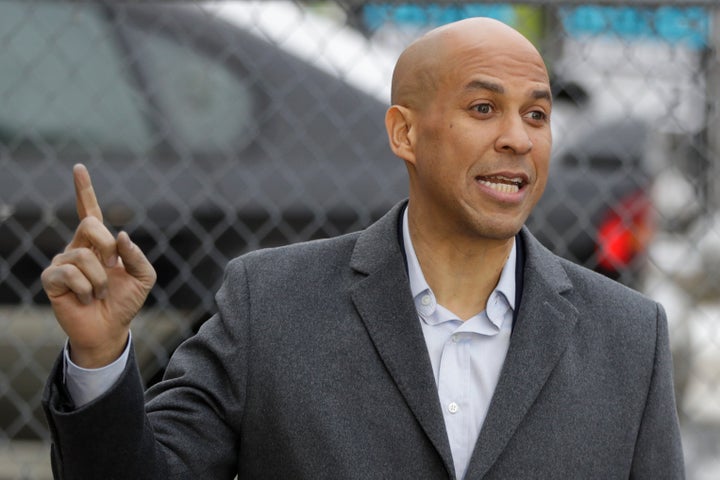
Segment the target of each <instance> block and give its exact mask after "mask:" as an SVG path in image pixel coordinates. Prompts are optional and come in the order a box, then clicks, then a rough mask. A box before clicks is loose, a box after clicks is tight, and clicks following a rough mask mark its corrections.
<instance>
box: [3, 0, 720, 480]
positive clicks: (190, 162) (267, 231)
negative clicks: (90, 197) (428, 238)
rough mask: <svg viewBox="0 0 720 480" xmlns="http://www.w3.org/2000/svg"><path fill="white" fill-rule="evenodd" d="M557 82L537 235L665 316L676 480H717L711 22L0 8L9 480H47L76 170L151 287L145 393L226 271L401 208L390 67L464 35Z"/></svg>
mask: <svg viewBox="0 0 720 480" xmlns="http://www.w3.org/2000/svg"><path fill="white" fill-rule="evenodd" d="M475 15H484V16H492V17H495V18H498V19H500V20H502V21H505V22H507V23H510V24H512V25H513V26H515V27H516V28H518V29H519V30H521V31H522V32H523V33H524V34H525V35H526V36H528V38H530V39H531V40H532V41H533V42H534V43H535V44H536V45H537V46H538V48H539V49H540V50H541V52H542V53H543V56H544V57H545V58H546V61H547V64H548V67H549V70H550V71H551V74H552V77H553V88H554V97H555V99H554V103H555V105H554V112H553V135H554V139H555V149H554V156H553V163H552V171H551V179H552V180H551V182H550V183H549V185H548V191H547V193H546V195H545V197H544V198H543V200H542V202H541V203H540V205H538V210H537V211H536V213H535V214H534V215H533V216H532V217H531V219H530V220H529V222H528V225H529V227H530V228H531V229H532V230H533V231H534V232H535V233H536V235H537V236H538V237H539V238H541V240H542V241H543V242H544V243H546V244H547V245H548V246H549V247H550V248H552V249H553V250H555V251H556V252H558V253H559V254H561V255H563V256H566V257H568V258H570V259H572V260H574V261H577V262H579V263H583V264H585V265H586V266H588V267H589V268H592V269H595V270H597V271H600V272H602V273H604V274H606V275H609V276H611V277H613V278H616V279H618V280H619V281H621V282H624V283H626V284H628V285H630V286H631V287H633V288H636V289H638V290H641V291H642V292H644V293H646V294H647V295H649V296H651V297H653V298H655V299H657V300H659V301H661V302H662V303H663V304H664V306H665V307H666V309H667V312H668V317H669V321H670V327H671V343H672V348H673V354H674V360H675V376H676V387H677V388H676V390H677V395H678V400H679V408H680V414H681V420H682V428H683V432H684V435H685V437H686V438H685V447H686V451H687V460H688V477H689V478H695V479H705V478H717V477H718V476H720V465H719V464H720V462H719V461H718V460H717V459H718V458H720V367H719V366H720V273H718V272H720V217H719V216H718V214H717V211H718V206H720V185H719V184H718V182H717V178H720V175H719V174H720V171H719V169H720V163H719V162H718V160H717V159H718V151H720V140H718V139H720V114H719V112H720V107H719V106H718V101H719V100H718V99H720V91H718V89H719V88H720V62H719V58H718V48H719V47H720V33H718V31H719V29H718V21H719V19H720V7H718V5H717V2H716V1H714V0H695V1H685V0H647V1H645V0H643V1H633V2H629V1H619V0H616V1H615V0H602V1H595V2H592V3H591V4H590V3H587V2H584V1H580V0H572V1H571V0H564V1H554V0H526V1H523V2H515V1H508V2H504V3H495V2H494V3H488V2H481V1H479V2H475V3H470V2H451V1H445V0H441V1H434V2H425V1H419V2H399V1H397V0H388V1H386V2H368V1H363V0H336V1H335V2H332V1H328V2H308V3H304V2H297V1H296V2H292V1H288V2H261V1H255V2H230V1H215V2H158V3H157V4H155V3H152V2H70V1H67V2H64V1H32V2H27V1H21V0H7V1H4V2H2V3H1V4H0V72H2V75H0V105H1V106H2V108H0V326H1V328H2V335H0V479H5V478H28V479H30V478H33V479H34V478H37V479H40V478H49V477H50V472H49V466H48V462H49V459H48V453H47V450H48V445H47V442H48V433H47V427H46V425H45V422H44V419H43V418H42V414H41V411H40V399H41V389H42V385H43V384H44V381H45V377H46V376H47V373H48V370H49V368H50V366H51V364H52V362H53V361H54V359H55V357H56V355H57V354H58V352H59V350H60V348H61V347H62V344H63V342H64V337H63V335H62V332H61V331H60V330H59V328H58V327H57V326H56V324H55V322H54V321H53V319H52V314H51V312H50V311H49V308H48V304H47V300H46V298H45V297H44V294H43V292H42V288H41V285H40V281H39V275H40V272H41V271H42V269H43V268H44V267H45V266H46V265H47V264H48V263H49V261H50V259H51V258H52V256H53V255H54V254H55V253H57V252H59V251H60V249H62V248H63V246H64V245H65V244H66V242H67V241H68V240H69V238H70V237H71V235H72V232H73V230H74V228H75V224H76V219H75V214H74V199H73V188H72V179H71V173H70V172H71V166H72V164H74V163H76V162H83V163H85V164H86V165H87V166H88V167H89V169H90V171H91V174H92V175H93V180H94V182H95V184H96V190H97V193H98V197H99V200H100V202H101V205H102V206H103V208H104V209H105V214H106V223H108V224H109V225H111V226H112V228H114V229H118V230H119V229H124V230H126V231H128V232H129V233H130V234H131V236H132V237H133V238H134V239H135V240H136V242H137V243H139V244H140V245H141V247H142V248H143V250H144V251H145V252H146V253H147V255H148V256H149V258H150V259H151V261H152V262H153V263H154V265H155V267H156V269H157V271H158V273H159V282H158V285H157V287H156V288H155V289H154V290H153V292H152V293H151V298H150V301H149V304H148V306H147V308H146V309H145V310H144V311H143V314H142V318H140V319H138V321H137V322H136V323H135V324H134V332H135V337H134V338H135V339H136V342H137V348H138V358H139V361H140V364H141V369H142V372H143V376H144V379H145V380H146V381H147V382H148V383H150V382H153V381H156V380H157V379H158V378H159V375H161V374H162V368H163V366H164V365H165V363H166V361H167V359H168V358H169V355H170V354H171V353H172V351H173V349H174V348H175V347H176V346H177V344H178V343H179V342H180V341H181V340H182V339H184V338H186V337H187V336H188V335H190V334H191V333H192V332H193V331H194V330H195V329H196V328H197V326H198V325H199V324H200V323H201V322H202V321H203V320H204V319H205V318H207V316H208V315H209V314H211V313H212V311H213V308H214V305H213V295H214V292H215V291H216V289H217V288H218V286H219V282H220V281H221V279H222V271H223V268H224V266H225V264H226V262H227V261H228V259H229V258H232V257H234V256H236V255H238V254H241V253H243V252H247V251H249V250H253V249H257V248H262V247H267V246H275V245H280V244H284V243H290V242H298V241H303V240H307V239H312V238H318V237H325V236H331V235H337V234H340V233H343V232H347V231H352V230H357V229H360V228H363V227H364V226H366V225H368V224H369V223H370V222H372V221H373V220H374V219H376V218H378V217H379V216H380V215H381V214H382V213H384V211H385V210H386V209H387V208H388V207H389V206H391V205H392V204H394V203H395V202H397V201H399V200H401V199H402V198H404V196H405V195H406V190H407V186H406V184H405V171H404V166H403V165H402V163H401V161H400V160H398V159H395V158H394V157H393V156H392V155H391V153H390V151H389V148H388V147H387V145H386V135H385V133H384V127H383V115H384V110H385V108H386V106H387V104H388V101H389V82H390V76H391V72H392V67H393V65H394V61H395V59H396V58H397V55H398V53H399V52H400V51H401V50H402V48H403V47H404V46H405V45H407V44H408V42H410V41H411V40H412V39H413V38H415V37H416V36H417V35H419V34H420V33H422V32H424V31H426V30H428V29H430V28H432V27H434V26H437V25H440V24H442V23H445V22H448V21H452V20H456V19H459V18H463V17H466V16H475Z"/></svg>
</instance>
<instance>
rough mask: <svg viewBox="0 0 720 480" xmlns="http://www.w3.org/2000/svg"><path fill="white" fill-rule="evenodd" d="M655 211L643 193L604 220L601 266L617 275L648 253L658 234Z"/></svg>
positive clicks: (600, 240) (599, 246)
mask: <svg viewBox="0 0 720 480" xmlns="http://www.w3.org/2000/svg"><path fill="white" fill-rule="evenodd" d="M652 213H653V209H652V204H651V203H650V199H649V198H648V196H647V195H646V194H645V192H644V191H638V192H635V193H633V194H631V195H629V196H627V197H625V198H624V199H623V200H622V201H621V202H620V204H619V205H617V206H615V207H613V208H611V209H610V210H609V211H608V213H607V214H606V216H605V219H604V220H603V222H602V224H600V228H599V229H598V238H597V259H598V266H599V267H600V268H602V269H603V270H606V271H610V272H617V271H619V270H621V269H622V268H623V267H627V266H628V265H629V264H630V263H631V262H632V261H633V260H634V259H635V257H636V256H637V255H638V254H640V253H643V252H645V251H646V250H647V248H648V245H649V243H650V239H651V238H652V235H653V233H654V230H655V225H654V221H653V214H652Z"/></svg>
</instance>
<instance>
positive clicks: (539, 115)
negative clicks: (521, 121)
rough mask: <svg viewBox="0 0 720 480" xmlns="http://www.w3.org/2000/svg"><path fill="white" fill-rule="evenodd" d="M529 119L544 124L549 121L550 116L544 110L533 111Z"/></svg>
mask: <svg viewBox="0 0 720 480" xmlns="http://www.w3.org/2000/svg"><path fill="white" fill-rule="evenodd" d="M528 117H529V118H530V120H532V121H534V122H544V121H546V120H547V119H548V114H547V113H545V112H543V111H542V110H533V111H532V112H530V113H529V114H528Z"/></svg>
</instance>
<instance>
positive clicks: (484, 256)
mask: <svg viewBox="0 0 720 480" xmlns="http://www.w3.org/2000/svg"><path fill="white" fill-rule="evenodd" d="M408 221H409V224H408V227H409V230H410V238H411V240H412V243H413V248H414V250H415V254H416V255H417V258H418V262H419V263H420V268H421V269H422V272H423V275H424V277H425V280H426V281H427V283H428V285H429V286H430V288H431V289H432V291H433V293H434V294H435V297H436V298H437V301H438V303H439V304H441V305H443V306H444V307H445V308H447V309H449V310H450V311H452V312H453V313H455V314H456V315H458V316H459V317H460V319H462V320H467V319H468V318H470V317H472V316H474V315H476V314H478V313H479V312H482V311H483V310H485V306H486V305H487V300H488V298H489V297H490V294H491V293H492V291H493V289H494V288H495V287H496V286H497V283H498V281H499V280H500V274H501V273H502V270H503V267H504V266H505V262H506V261H507V259H508V256H509V255H510V252H511V251H512V247H513V240H514V238H512V237H511V238H509V239H504V240H495V239H484V238H477V237H475V238H463V237H459V236H456V235H448V234H447V233H445V232H442V231H438V230H437V229H436V230H433V229H432V228H423V226H422V225H420V224H418V223H415V222H413V218H412V216H411V215H409V216H408Z"/></svg>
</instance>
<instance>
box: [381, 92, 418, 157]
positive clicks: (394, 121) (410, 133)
mask: <svg viewBox="0 0 720 480" xmlns="http://www.w3.org/2000/svg"><path fill="white" fill-rule="evenodd" d="M413 118H414V116H413V112H412V111H411V110H410V109H409V108H407V107H402V106H400V105H392V106H391V107H390V108H389V109H388V111H387V113H386V114H385V129H386V130H387V134H388V140H389V142H390V148H391V149H392V151H393V153H395V155H397V156H398V157H400V158H402V159H403V160H405V161H406V162H410V163H415V128H414V127H413Z"/></svg>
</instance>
